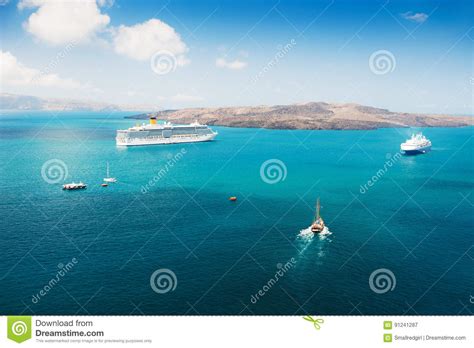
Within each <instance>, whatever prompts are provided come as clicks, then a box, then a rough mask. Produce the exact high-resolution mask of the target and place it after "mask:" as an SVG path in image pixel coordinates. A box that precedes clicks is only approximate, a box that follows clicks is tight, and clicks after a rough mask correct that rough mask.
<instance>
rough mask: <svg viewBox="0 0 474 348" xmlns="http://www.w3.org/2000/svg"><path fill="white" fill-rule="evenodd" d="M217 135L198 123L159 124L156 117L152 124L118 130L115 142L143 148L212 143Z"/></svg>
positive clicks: (153, 118)
mask: <svg viewBox="0 0 474 348" xmlns="http://www.w3.org/2000/svg"><path fill="white" fill-rule="evenodd" d="M216 135H217V132H214V131H213V130H212V129H210V128H209V127H208V126H206V125H203V124H199V123H197V122H195V123H191V124H187V125H173V124H171V123H169V122H165V123H163V124H158V123H157V122H156V117H151V118H150V124H142V125H137V126H135V127H131V128H129V129H124V130H117V137H116V138H115V140H116V143H117V146H143V145H163V144H178V143H195V142H201V141H210V140H213V139H214V138H215V137H216Z"/></svg>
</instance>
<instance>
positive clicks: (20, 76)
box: [0, 51, 83, 89]
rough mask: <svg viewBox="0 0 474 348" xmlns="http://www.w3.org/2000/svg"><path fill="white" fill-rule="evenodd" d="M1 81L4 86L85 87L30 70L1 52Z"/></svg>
mask: <svg viewBox="0 0 474 348" xmlns="http://www.w3.org/2000/svg"><path fill="white" fill-rule="evenodd" d="M0 72H1V76H0V80H1V82H2V85H3V84H5V85H11V86H38V87H59V88H68V89H76V88H81V87H83V86H82V85H81V84H80V83H79V82H76V81H74V80H71V79H64V78H61V77H59V76H58V75H56V74H51V73H44V72H41V71H40V70H37V69H33V68H28V67H26V66H24V65H23V64H22V63H20V62H19V61H18V60H17V59H16V57H15V56H14V55H13V54H11V53H10V52H4V51H0Z"/></svg>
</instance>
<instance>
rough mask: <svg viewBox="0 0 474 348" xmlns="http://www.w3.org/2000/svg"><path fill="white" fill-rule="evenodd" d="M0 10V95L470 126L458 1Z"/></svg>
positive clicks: (469, 34)
mask: <svg viewBox="0 0 474 348" xmlns="http://www.w3.org/2000/svg"><path fill="white" fill-rule="evenodd" d="M5 2H6V4H5ZM0 4H2V5H1V6H0V29H1V34H0V35H1V36H0V38H1V52H2V56H1V60H0V62H1V64H2V70H1V72H2V78H1V80H2V84H1V91H2V92H8V93H17V94H29V95H36V96H41V97H58V98H63V97H65V98H74V99H87V100H98V101H106V102H111V103H119V104H146V105H156V106H161V107H165V108H179V107H190V106H233V105H261V104H267V105H269V104H290V103H302V102H308V101H328V102H341V103H342V102H355V103H361V104H366V105H373V106H378V107H384V108H389V109H391V110H397V111H407V112H427V113H453V114H473V110H472V104H473V89H472V88H473V85H474V81H473V77H474V72H473V62H474V57H473V43H474V28H473V26H474V21H473V20H472V18H474V8H473V7H474V5H473V2H472V1H468V0H466V1H460V0H459V1H458V0H451V1H448V0H446V1H414V0H407V1H376V0H374V1H332V0H325V1H296V0H295V1H283V0H282V1H257V0H254V1H250V0H248V1H227V0H226V1H218V0H213V1H185V0H181V1H153V2H151V1H119V0H117V1H112V0H98V1H93V0H84V1H68V2H66V3H63V4H62V5H61V4H59V3H58V1H52V2H51V1H47V0H22V1H20V2H18V1H12V0H10V1H6V0H0ZM58 4H59V5H58ZM160 62H161V63H162V64H161V63H160Z"/></svg>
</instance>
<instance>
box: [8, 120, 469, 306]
mask: <svg viewBox="0 0 474 348" xmlns="http://www.w3.org/2000/svg"><path fill="white" fill-rule="evenodd" d="M124 115H125V114H124V113H115V114H113V115H109V114H107V113H79V112H74V113H71V112H69V113H59V114H58V113H57V114H51V113H47V112H43V113H39V112H37V113H31V112H28V113H22V112H14V113H13V112H12V113H3V114H2V115H1V116H0V163H1V164H2V165H1V169H0V184H1V187H2V188H1V200H0V216H1V221H2V223H1V224H0V238H1V240H2V242H1V243H0V286H1V291H0V308H1V311H2V312H3V313H4V314H13V313H15V314H17V313H36V314H75V313H78V314H88V313H90V314H142V313H144V314H185V313H186V314H197V313H200V314H239V313H241V314H294V313H297V314H302V313H320V314H403V313H407V314H416V313H419V314H458V313H460V314H469V312H468V311H467V309H466V308H464V305H469V299H470V295H472V294H474V293H473V291H474V277H473V272H472V265H473V261H472V260H473V258H474V250H472V249H470V248H471V247H472V245H473V242H474V236H473V225H474V214H473V205H472V204H473V200H474V198H472V195H471V194H472V190H473V188H474V175H473V174H474V157H473V156H474V154H473V140H472V135H473V129H472V128H458V129H445V128H437V129H424V130H423V131H424V133H425V135H426V136H427V137H428V138H430V139H431V140H432V142H433V144H434V145H433V151H432V152H430V153H429V154H426V155H422V156H414V157H404V156H400V157H399V156H398V155H397V151H398V148H399V144H400V143H401V142H402V141H404V140H405V139H406V138H408V137H409V135H410V133H411V132H412V130H409V129H384V130H377V131H279V130H260V129H238V128H236V129H232V128H221V127H213V128H214V129H216V130H217V131H218V132H219V135H218V137H217V138H216V141H214V142H209V143H202V144H181V145H170V146H151V147H137V148H129V149H118V148H117V147H116V146H115V142H114V136H115V130H116V129H120V128H126V127H129V126H131V125H133V124H134V123H135V121H133V120H127V119H123V116H124ZM179 153H180V154H181V155H178V154H179ZM52 159H57V160H60V161H62V163H64V166H63V167H61V169H60V171H59V175H60V179H61V178H62V177H61V175H63V176H64V175H65V174H67V177H66V178H64V180H60V181H59V182H58V183H53V184H50V183H48V182H47V181H46V180H44V178H43V176H44V175H43V176H42V168H44V164H45V163H46V162H47V161H48V160H52ZM267 160H279V161H281V162H282V163H283V166H282V165H281V164H279V166H280V167H279V169H280V170H281V175H282V176H281V179H280V180H279V181H278V180H276V179H278V177H277V178H276V179H275V178H274V177H271V176H268V177H265V178H266V181H272V180H273V179H275V180H276V181H278V182H276V183H273V184H269V183H267V182H265V180H262V177H261V166H262V164H263V163H264V162H265V161H267ZM107 161H108V162H109V163H110V170H111V175H113V176H115V177H117V178H118V181H119V182H118V183H117V184H113V185H110V186H109V187H107V188H103V187H101V186H100V183H101V180H102V178H103V177H105V171H106V162H107ZM387 161H388V162H390V163H391V166H387V165H385V163H387ZM58 163H59V162H58ZM170 163H172V165H170ZM278 163H280V162H278ZM167 164H168V165H167ZM384 165H385V168H386V170H384ZM50 169H51V172H50V173H49V174H46V175H49V176H47V179H48V180H49V181H54V179H55V177H54V173H55V171H54V168H50ZM381 169H382V172H381V171H380V170H381ZM66 172H67V173H66ZM46 173H47V172H46ZM56 173H58V172H56ZM271 174H274V175H277V176H278V175H279V172H278V170H277V171H271V170H270V175H271ZM154 178H155V179H154ZM79 180H82V181H84V182H86V183H87V184H88V188H87V190H84V191H76V192H65V191H62V190H61V184H62V183H64V182H71V181H79ZM150 180H151V184H150ZM369 180H371V181H372V186H368V185H367V182H368V181H369ZM147 183H148V186H146V185H147ZM361 185H362V186H363V185H366V188H367V189H361ZM229 196H237V197H238V200H237V202H230V201H229V200H228V197H229ZM317 197H321V202H322V211H321V213H322V215H323V217H324V219H325V221H326V223H327V224H328V225H329V229H330V232H331V233H330V234H328V235H325V236H323V237H313V238H311V237H308V236H301V235H300V231H301V230H303V229H305V228H307V227H308V226H309V224H310V223H311V220H312V216H313V210H314V203H315V200H316V198H317ZM73 258H75V260H77V264H74V266H73V267H72V268H71V269H70V270H69V271H68V272H67V273H66V274H64V276H61V275H60V276H59V277H58V276H57V274H58V271H59V270H60V269H62V266H64V265H66V264H67V263H68V262H71V260H72V259H73ZM292 261H293V262H292ZM288 262H290V263H291V266H290V268H288V267H286V268H285V266H284V265H285V264H286V263H288ZM158 269H169V270H171V271H172V272H173V273H174V274H175V275H176V279H177V283H176V284H175V285H176V288H175V289H174V291H169V292H167V293H165V294H158V293H156V292H154V291H153V289H152V288H151V286H150V277H151V275H152V274H153V272H155V271H156V270H158ZM378 269H388V270H390V271H391V272H392V273H393V277H392V279H390V282H391V286H389V289H388V288H387V290H388V291H387V292H385V293H382V294H380V293H377V292H374V291H373V290H371V287H370V284H369V278H370V276H371V274H372V273H373V272H374V271H376V270H378ZM282 270H283V271H285V272H284V274H283V276H277V278H278V280H276V281H271V280H272V279H273V280H275V279H276V278H275V275H276V273H277V272H278V271H280V274H281V273H282V272H283V271H282ZM51 279H59V280H58V281H57V282H53V283H50V281H51ZM379 280H380V281H381V284H379V285H380V287H381V288H383V289H384V286H385V285H384V284H383V280H384V279H383V278H382V279H379ZM48 284H49V285H48ZM389 285H390V284H389ZM45 286H48V288H47V291H46V290H45ZM41 290H43V295H39V293H40V291H41ZM259 290H261V294H262V293H263V295H260V296H259V298H258V300H255V295H256V294H258V292H259ZM262 291H263V292H262ZM33 296H36V299H37V300H34V299H33ZM252 296H253V297H252ZM463 308H464V309H463ZM471 310H472V309H471Z"/></svg>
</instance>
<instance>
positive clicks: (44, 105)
mask: <svg viewBox="0 0 474 348" xmlns="http://www.w3.org/2000/svg"><path fill="white" fill-rule="evenodd" d="M150 109H152V107H151V106H150V105H129V106H128V105H115V104H108V103H101V102H94V101H79V100H73V99H59V98H40V97H34V96H29V95H18V94H10V93H0V110H39V111H41V110H44V111H48V110H50V111H129V110H130V111H140V110H150ZM155 109H157V108H155Z"/></svg>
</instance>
